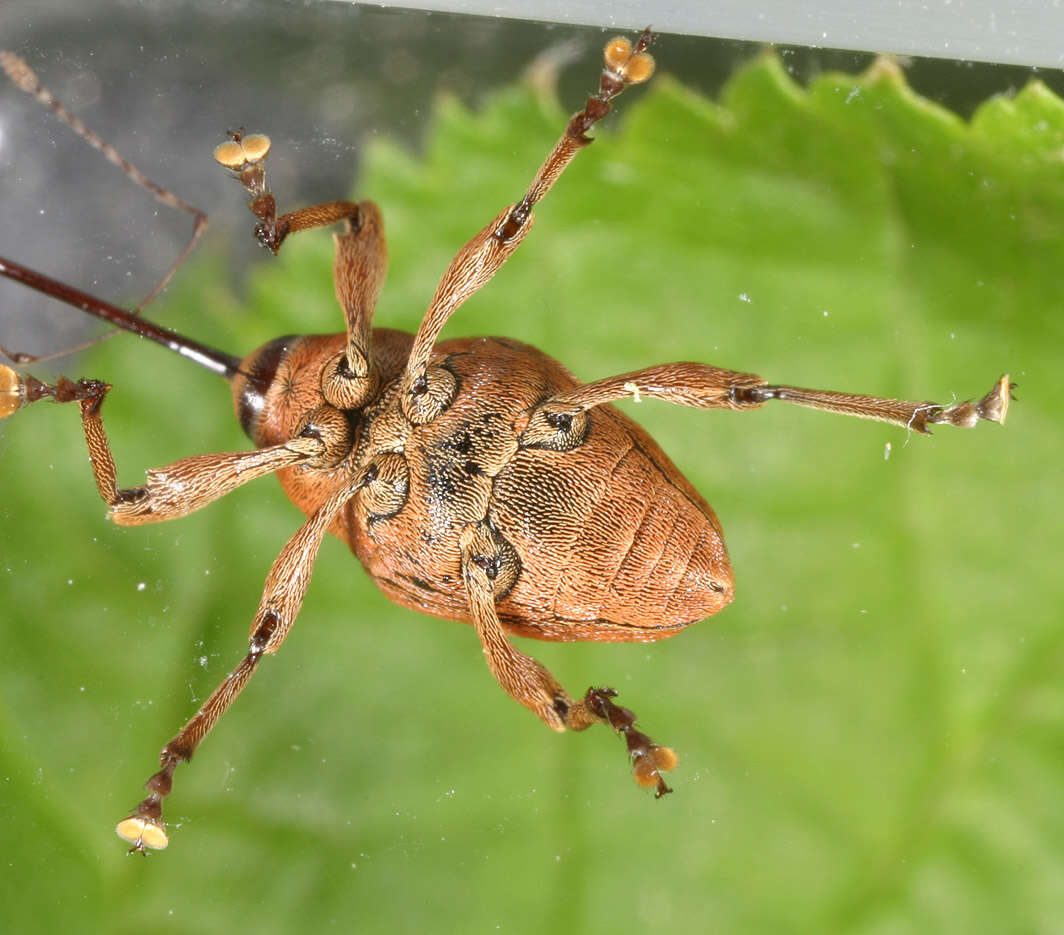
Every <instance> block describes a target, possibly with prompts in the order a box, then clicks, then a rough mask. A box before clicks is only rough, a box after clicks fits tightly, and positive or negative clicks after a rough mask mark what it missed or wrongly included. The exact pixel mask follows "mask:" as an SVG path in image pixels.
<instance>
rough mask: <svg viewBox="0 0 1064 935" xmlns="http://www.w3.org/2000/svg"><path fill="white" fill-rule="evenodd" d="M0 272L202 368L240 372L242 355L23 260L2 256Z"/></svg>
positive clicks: (223, 374) (229, 374)
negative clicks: (135, 312)
mask: <svg viewBox="0 0 1064 935" xmlns="http://www.w3.org/2000/svg"><path fill="white" fill-rule="evenodd" d="M0 275H3V276H6V277H7V278H8V279H13V280H15V282H20V283H22V284H23V285H25V286H29V287H30V288H31V289H36V290H37V291H38V292H43V293H44V294H45V295H49V296H51V297H52V298H53V299H58V300H59V301H60V302H66V303H67V305H73V306H74V308H78V309H81V311H83V312H85V313H86V314H88V315H92V316H94V317H95V318H102V319H103V320H104V321H106V322H109V323H110V324H112V325H114V326H115V327H116V328H122V329H123V330H125V331H131V332H133V334H137V335H140V337H142V338H147V339H148V340H149V341H154V342H155V343H156V344H161V345H162V346H163V347H165V348H168V349H169V350H171V351H173V352H174V353H175V354H180V355H181V356H182V357H185V358H187V359H188V360H191V361H193V362H194V363H197V364H199V365H200V366H201V367H205V368H206V369H208V370H210V371H211V372H213V373H216V374H218V375H219V376H221V377H225V378H226V379H227V380H232V379H233V377H235V376H236V375H237V374H238V373H239V372H240V358H239V357H233V356H232V355H231V354H225V353H223V352H222V351H218V350H215V349H214V348H213V347H207V346H206V345H205V344H200V343H199V342H198V341H193V340H191V339H189V338H186V337H183V336H182V335H180V334H177V333H176V332H174V331H170V330H169V329H167V328H161V327H160V326H159V325H155V324H152V323H151V322H150V321H148V320H146V319H144V318H140V317H138V316H137V315H133V314H131V313H129V312H127V311H126V310H125V309H121V308H119V307H118V306H117V305H112V304H111V303H110V302H105V301H104V300H103V299H97V298H96V297H95V296H91V295H89V294H88V293H87V292H82V291H81V290H80V289H75V288H74V287H73V286H68V285H67V284H66V283H63V282H59V280H57V279H52V278H51V277H50V276H45V275H44V274H43V273H38V272H36V271H35V270H32V269H29V268H28V267H25V266H23V265H22V264H21V263H15V262H14V261H13V260H8V259H6V258H4V257H0Z"/></svg>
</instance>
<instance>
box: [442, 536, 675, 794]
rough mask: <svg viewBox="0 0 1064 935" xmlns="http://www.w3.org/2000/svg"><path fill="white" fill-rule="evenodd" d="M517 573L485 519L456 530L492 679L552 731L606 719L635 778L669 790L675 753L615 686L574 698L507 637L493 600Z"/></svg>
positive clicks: (508, 552)
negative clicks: (619, 698)
mask: <svg viewBox="0 0 1064 935" xmlns="http://www.w3.org/2000/svg"><path fill="white" fill-rule="evenodd" d="M519 573H520V562H519V560H518V558H517V555H516V553H515V552H514V550H513V547H512V546H510V545H509V543H507V542H506V541H505V540H504V539H503V538H502V537H501V536H500V535H499V534H498V533H497V532H496V531H495V530H493V529H492V528H491V527H490V526H489V525H488V524H487V523H477V524H474V525H471V526H468V527H466V529H465V530H464V531H463V535H462V578H463V581H464V582H465V586H466V592H467V594H468V596H469V606H470V609H471V611H472V616H473V624H474V626H475V627H476V631H477V636H479V637H480V643H481V646H482V647H483V650H484V655H485V657H486V658H487V662H488V668H489V669H490V670H491V674H492V675H494V676H495V680H496V681H497V682H498V683H499V685H500V686H501V687H502V689H503V691H505V692H506V693H507V694H508V695H509V696H510V697H511V698H513V699H514V700H515V701H517V702H519V703H520V704H522V705H524V706H525V707H526V708H528V709H529V710H530V711H532V712H533V713H534V714H536V715H537V716H538V717H539V718H540V720H542V721H543V723H545V724H546V725H547V726H548V727H550V728H553V729H554V730H556V731H562V730H565V729H566V728H568V729H569V730H585V729H586V728H588V727H590V726H591V725H592V724H600V723H601V724H606V725H608V726H609V727H610V728H612V729H613V730H614V731H616V732H617V733H619V734H621V735H622V736H623V737H624V739H625V743H626V744H627V747H628V755H629V758H630V760H631V762H632V773H633V775H634V776H635V780H636V782H638V783H639V784H640V785H641V786H644V787H648V788H655V789H656V790H657V791H656V794H657V796H658V797H661V796H662V795H665V794H666V793H668V792H671V791H672V790H671V789H670V788H669V787H668V786H667V785H666V784H665V780H664V779H663V778H662V776H661V774H662V773H663V772H667V771H668V770H671V769H672V768H673V767H674V766H675V765H676V754H675V753H674V752H673V751H672V750H671V749H670V748H669V747H663V746H660V745H658V744H656V743H654V742H653V741H652V740H651V739H650V738H649V737H648V736H647V735H646V734H644V733H642V732H641V731H638V730H636V728H635V721H636V717H635V715H634V714H633V713H632V712H631V711H629V710H628V709H627V708H622V707H620V706H618V705H615V704H614V703H613V702H612V701H611V699H612V698H613V697H615V696H616V694H617V693H616V692H615V691H613V690H612V689H609V688H589V689H588V690H587V693H586V694H585V695H584V697H583V698H582V699H580V700H579V701H574V700H573V699H572V697H571V696H570V695H569V693H568V692H566V690H565V689H564V688H562V686H561V685H560V684H559V683H558V680H557V679H556V678H555V677H554V676H553V675H552V674H551V673H550V671H549V670H548V669H547V668H546V666H544V665H543V664H542V663H540V662H538V661H537V660H535V659H533V658H532V657H531V656H527V655H525V654H524V653H522V652H519V651H518V650H517V649H515V648H514V647H513V645H512V644H511V643H510V641H509V639H508V638H507V636H506V632H505V631H504V629H503V626H502V622H501V621H500V620H499V615H498V611H497V610H496V607H495V602H496V600H497V599H499V598H500V597H501V596H502V595H504V594H505V593H506V591H507V590H509V588H510V587H511V586H512V585H513V582H514V581H515V580H516V578H517V575H518V574H519Z"/></svg>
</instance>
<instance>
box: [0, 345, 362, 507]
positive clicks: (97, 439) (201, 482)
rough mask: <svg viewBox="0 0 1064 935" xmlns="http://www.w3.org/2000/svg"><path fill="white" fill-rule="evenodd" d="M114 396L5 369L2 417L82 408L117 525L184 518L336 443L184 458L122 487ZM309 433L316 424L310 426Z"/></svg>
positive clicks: (318, 439) (310, 437)
mask: <svg viewBox="0 0 1064 935" xmlns="http://www.w3.org/2000/svg"><path fill="white" fill-rule="evenodd" d="M110 390H111V387H110V385H109V384H107V383H102V382H100V381H99V380H78V381H77V382H75V381H73V380H68V379H67V378H66V377H60V378H59V379H58V380H57V381H56V383H55V384H54V385H52V384H49V383H44V382H42V381H40V380H38V379H36V378H35V377H33V376H30V375H22V374H19V373H18V372H17V371H15V370H13V369H12V368H10V367H7V366H4V365H0V418H4V417H5V416H8V415H11V414H12V413H14V412H15V411H16V410H18V409H20V408H22V407H24V406H28V405H30V404H31V403H35V402H39V401H40V400H42V399H52V400H55V401H56V402H60V403H77V404H78V405H79V407H80V409H81V425H82V429H83V430H84V432H85V444H86V445H87V447H88V449H89V461H90V463H91V465H92V474H93V478H94V479H95V481H96V489H97V491H99V494H100V497H101V499H102V500H103V501H104V503H106V504H107V506H108V509H109V511H110V512H109V516H110V518H111V519H112V520H113V521H114V522H115V523H117V524H118V525H119V526H138V525H140V524H142V523H157V522H163V521H164V520H168V519H176V518H177V517H179V516H186V515H187V514H189V513H192V512H194V511H195V510H198V509H200V508H201V507H204V506H206V505H207V504H208V503H211V502H213V501H214V500H217V499H218V498H219V497H223V496H225V495H226V494H227V493H230V492H231V491H233V490H235V489H236V488H237V487H240V486H241V485H243V484H246V483H248V481H252V480H255V479H256V478H258V477H262V476H264V475H266V474H271V473H273V472H274V471H277V470H279V469H280V468H283V467H288V466H289V465H292V464H298V463H300V462H308V461H314V460H315V459H317V458H321V457H323V456H325V455H327V453H328V452H327V449H329V447H330V444H331V445H333V446H335V445H336V444H337V440H336V439H334V438H332V437H330V438H329V439H328V442H329V444H327V443H326V440H324V439H323V437H322V435H321V432H320V431H306V432H305V433H300V434H297V435H296V436H295V437H293V438H291V439H289V440H288V441H286V442H284V443H283V444H280V445H271V446H270V447H267V448H261V449H256V450H253V451H231V452H222V453H219V454H202V455H193V456H191V457H188V458H182V459H181V460H179V461H175V462H174V463H173V464H170V465H167V466H166V467H163V468H156V469H153V470H149V471H148V472H147V478H146V481H145V483H144V484H143V485H142V486H140V487H119V486H118V471H117V469H116V467H115V461H114V456H113V455H112V453H111V445H110V442H109V441H108V439H107V433H106V431H105V430H104V425H103V417H102V415H101V409H102V407H103V401H104V399H106V397H107V394H108V393H109V392H110ZM334 421H336V420H334ZM308 428H310V429H316V428H317V426H315V425H313V424H312V423H310V422H308ZM339 444H340V447H341V448H343V444H344V440H343V439H340V440H339ZM348 447H349V446H348Z"/></svg>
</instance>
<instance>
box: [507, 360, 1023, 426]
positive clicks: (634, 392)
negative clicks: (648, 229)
mask: <svg viewBox="0 0 1064 935" xmlns="http://www.w3.org/2000/svg"><path fill="white" fill-rule="evenodd" d="M1014 388H1015V384H1014V383H1010V382H1009V377H1008V374H1005V375H1004V376H1002V377H1000V378H999V379H998V380H997V382H996V383H995V384H994V385H993V386H992V387H991V388H990V390H989V392H987V394H986V395H985V396H983V397H982V399H979V400H965V401H963V402H958V403H952V404H948V405H947V404H942V403H932V402H910V401H908V400H903V399H889V398H884V397H880V396H860V395H856V394H853V393H838V392H834V391H831V390H810V389H802V388H801V387H797V386H785V385H772V384H769V383H768V382H767V381H766V380H765V379H763V378H762V377H759V376H757V375H756V374H752V373H739V372H736V371H733V370H722V369H720V368H718V367H710V366H709V365H708V364H697V363H687V362H684V363H674V364H662V365H660V366H657V367H648V368H646V369H644V370H636V371H634V372H632V373H626V374H622V375H620V376H616V377H608V378H606V379H604V380H597V381H595V382H594V383H587V384H585V385H583V386H578V387H576V388H575V389H574V390H571V391H570V392H568V393H564V394H561V395H559V396H555V397H553V398H551V399H548V400H546V401H545V402H543V403H541V404H540V405H539V406H537V407H536V408H535V409H534V410H532V412H531V413H530V414H529V417H528V421H527V424H526V425H525V427H524V428H523V435H522V438H521V442H522V444H524V445H532V444H544V443H545V442H549V440H550V439H551V438H553V437H555V436H557V435H558V434H559V425H564V426H568V425H569V424H570V423H571V421H572V420H573V419H574V418H575V417H576V416H577V415H578V414H579V413H582V412H585V411H586V410H588V409H590V408H592V407H593V406H599V405H602V404H603V403H609V402H613V401H615V400H618V399H634V400H635V401H636V402H639V401H640V400H643V399H661V400H664V401H665V402H670V403H676V404H677V405H680V406H692V407H694V408H696V409H736V410H746V409H758V408H760V407H761V406H763V405H764V404H765V403H766V402H768V401H769V400H771V399H779V400H783V401H784V402H790V403H795V404H796V405H799V406H806V407H808V408H812V409H820V410H822V411H824V412H834V413H839V414H840V415H847V416H856V417H858V418H861V419H875V420H878V421H880V422H889V423H892V424H893V425H900V426H902V427H904V428H908V429H912V430H913V431H916V432H922V433H924V434H930V428H929V426H931V425H955V426H959V427H961V428H972V427H973V426H975V425H976V423H978V422H979V421H980V420H986V421H988V422H1004V421H1005V416H1006V414H1007V412H1008V406H1009V400H1010V399H1011V396H1012V390H1013V389H1014Z"/></svg>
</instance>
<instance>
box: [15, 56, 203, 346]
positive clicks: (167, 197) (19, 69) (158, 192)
mask: <svg viewBox="0 0 1064 935" xmlns="http://www.w3.org/2000/svg"><path fill="white" fill-rule="evenodd" d="M0 67H3V69H4V71H5V72H6V73H7V76H8V78H10V79H11V81H12V83H13V84H14V85H15V86H16V87H17V88H19V89H20V90H22V91H25V92H26V93H27V94H32V95H33V96H34V97H35V98H37V100H39V101H40V102H41V103H42V104H44V105H45V106H46V107H48V108H49V109H50V110H51V111H52V112H53V113H54V114H55V115H56V116H57V117H58V118H59V119H60V120H62V121H63V123H65V124H66V125H67V126H68V127H70V128H71V129H72V130H73V131H74V132H75V133H77V135H78V136H80V137H81V138H82V139H83V140H84V141H85V142H86V143H88V144H89V145H90V146H91V147H93V148H94V149H96V150H98V151H99V152H100V153H102V154H103V156H104V158H106V159H107V161H108V162H110V163H111V164H112V165H114V166H117V167H118V168H119V169H120V170H121V171H122V173H123V174H124V175H125V176H126V177H127V178H129V179H131V180H132V181H134V182H136V184H137V185H139V186H140V187H141V188H143V189H144V190H145V191H147V192H149V193H151V195H152V196H154V198H155V199H156V200H157V201H159V202H160V203H162V204H164V205H167V206H168V207H171V208H176V209H177V210H179V211H184V212H186V213H187V214H190V215H191V216H192V220H193V226H192V234H191V236H190V237H189V239H188V241H187V242H186V243H185V246H184V247H183V248H182V250H181V252H180V253H179V254H178V256H177V258H176V259H175V260H174V261H173V263H171V264H170V266H169V267H168V268H167V270H166V271H165V272H164V273H163V275H162V276H161V277H160V278H159V280H158V282H156V284H155V285H154V286H153V287H152V290H151V292H149V293H148V294H147V295H146V296H145V297H144V298H143V299H142V300H141V301H140V302H139V303H137V305H136V307H135V308H134V309H133V310H132V312H131V314H133V315H135V316H136V315H139V314H140V313H141V312H142V311H144V309H145V308H147V307H148V306H149V305H150V304H151V303H152V302H154V301H155V299H156V298H157V297H158V296H159V294H160V293H161V292H162V291H163V289H165V288H166V286H167V283H169V282H170V280H171V279H172V278H173V276H174V273H176V272H177V270H178V268H179V267H180V266H181V264H182V263H184V262H185V260H186V259H187V258H188V255H189V254H190V253H191V252H192V250H193V249H194V248H195V246H196V243H197V241H198V240H199V239H200V237H202V236H203V232H204V231H205V230H206V229H207V224H208V219H207V215H206V214H205V213H204V212H202V211H200V210H199V208H196V207H195V206H193V205H190V204H189V203H188V202H186V201H183V200H182V199H181V198H178V197H177V195H175V194H174V193H173V192H171V191H170V190H169V189H166V188H163V187H162V186H161V185H159V184H157V183H156V182H153V181H152V180H151V179H149V178H148V177H147V176H146V175H145V174H144V173H143V172H141V171H140V169H138V168H137V167H136V166H135V165H133V163H131V162H130V161H129V160H128V159H126V158H125V157H124V156H122V154H121V153H119V152H118V150H116V149H115V148H114V147H113V146H112V145H111V144H110V143H106V142H104V141H103V140H102V139H101V138H100V137H99V136H97V134H96V133H94V132H93V131H92V130H91V129H90V128H89V127H88V126H86V125H85V124H84V123H83V122H82V121H81V120H80V118H78V117H77V116H76V115H74V114H73V113H71V112H70V111H69V110H67V109H66V107H64V106H63V104H62V102H61V101H59V100H57V99H56V97H55V95H53V94H52V92H51V91H49V90H48V89H47V88H46V87H45V86H44V85H43V84H41V82H40V79H39V78H38V77H37V75H36V74H35V73H34V72H33V70H32V69H31V68H30V67H29V65H27V64H26V62H25V61H24V60H23V59H21V58H20V57H19V56H17V55H15V54H14V53H12V52H5V51H0ZM116 334H118V332H117V331H108V332H106V333H105V334H102V335H100V336H98V337H96V338H93V339H91V340H89V341H85V342H83V343H81V344H78V345H76V346H75V347H70V348H67V349H66V350H63V351H58V352H56V353H52V354H47V355H44V356H34V355H32V354H25V353H20V352H15V353H11V352H9V351H7V350H6V349H4V348H3V347H0V351H2V352H3V353H4V354H5V355H6V356H7V357H9V358H10V359H11V360H12V361H14V362H15V363H19V364H28V363H35V362H37V361H47V360H54V359H55V358H57V357H64V356H66V355H67V354H72V353H74V352H75V351H80V350H84V349H85V348H87V347H91V346H92V345H93V344H96V343H98V342H99V341H102V340H104V339H106V338H110V337H113V336H114V335H116Z"/></svg>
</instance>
